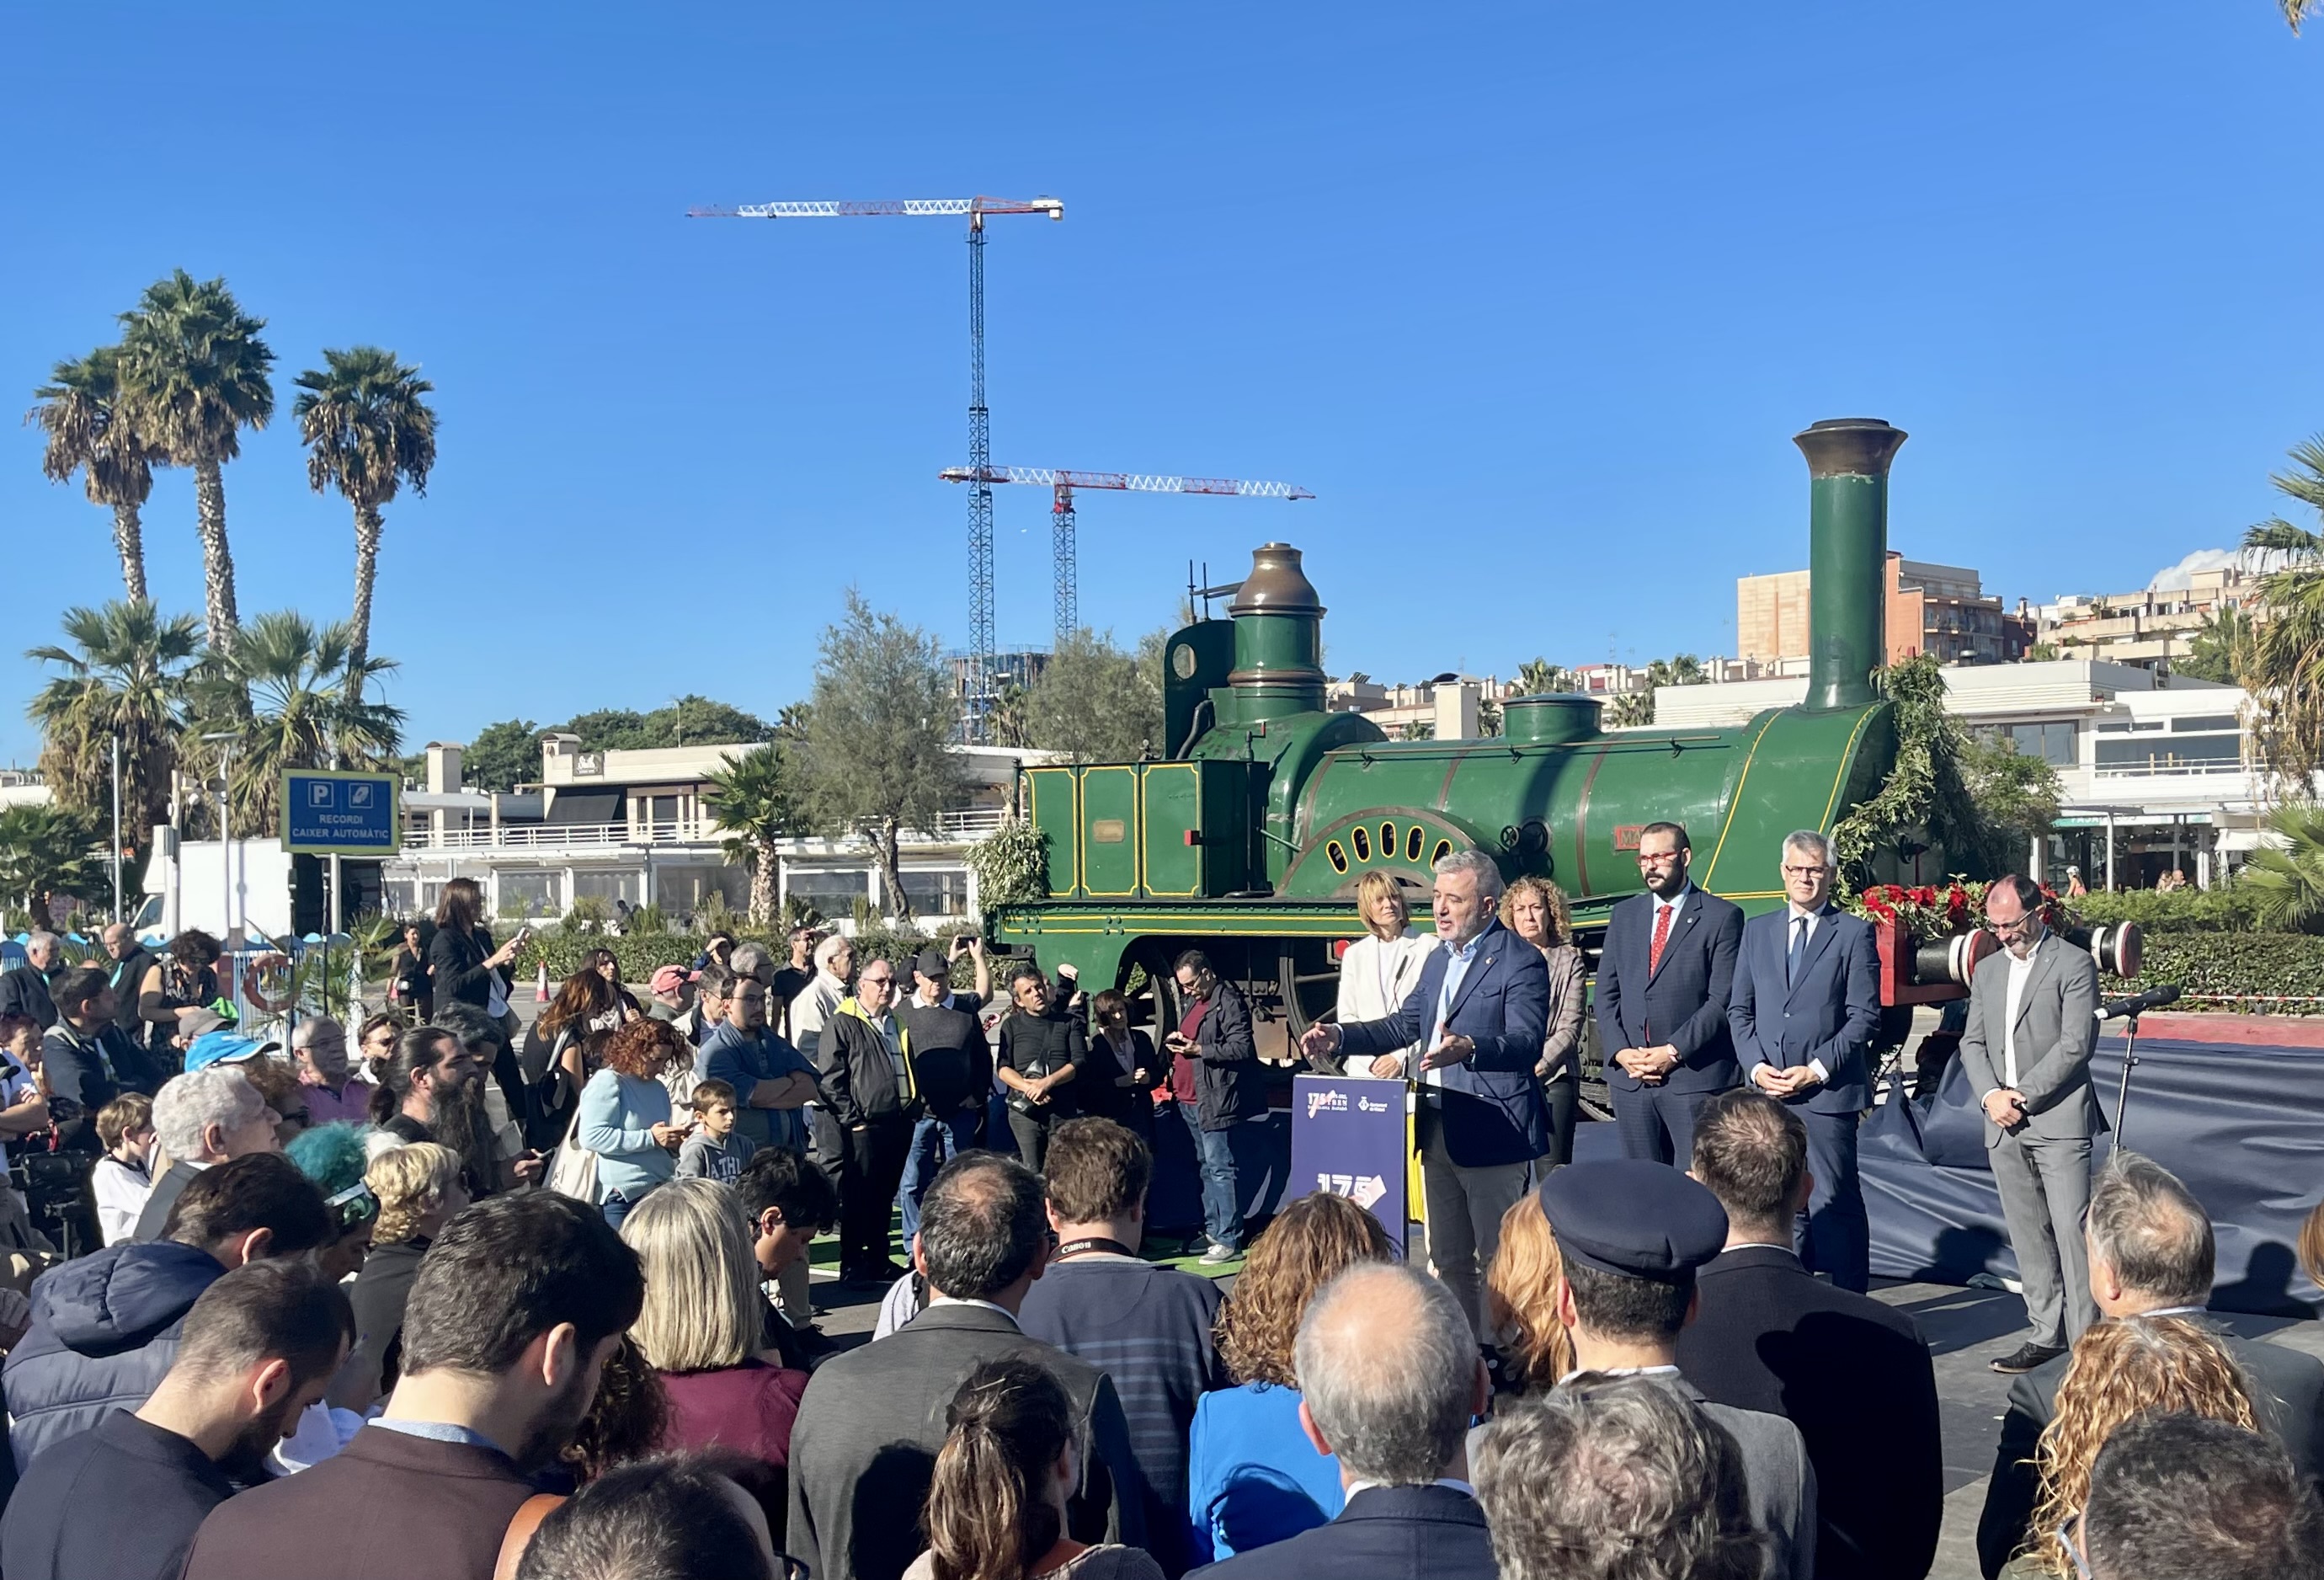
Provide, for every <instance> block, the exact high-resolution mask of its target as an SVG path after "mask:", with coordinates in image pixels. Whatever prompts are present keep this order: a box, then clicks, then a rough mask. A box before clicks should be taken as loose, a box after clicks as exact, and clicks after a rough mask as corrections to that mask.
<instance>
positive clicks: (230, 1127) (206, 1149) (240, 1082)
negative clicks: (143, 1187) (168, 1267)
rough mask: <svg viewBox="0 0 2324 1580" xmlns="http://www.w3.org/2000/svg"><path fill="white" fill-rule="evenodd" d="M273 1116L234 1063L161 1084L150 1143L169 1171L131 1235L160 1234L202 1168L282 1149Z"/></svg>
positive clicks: (158, 1181) (157, 1183)
mask: <svg viewBox="0 0 2324 1580" xmlns="http://www.w3.org/2000/svg"><path fill="white" fill-rule="evenodd" d="M275 1117H276V1116H275V1113H274V1111H273V1110H272V1109H271V1108H269V1107H267V1106H266V1099H265V1098H264V1097H263V1096H261V1095H259V1091H258V1088H257V1087H256V1086H253V1085H251V1081H250V1077H249V1076H247V1075H245V1074H244V1073H243V1068H242V1067H241V1066H240V1065H239V1064H214V1065H208V1066H206V1067H203V1068H201V1069H198V1070H194V1071H192V1072H190V1073H189V1074H187V1075H182V1076H175V1077H173V1078H172V1079H171V1080H170V1081H169V1082H168V1083H167V1084H165V1085H164V1086H162V1088H161V1092H160V1093H159V1094H158V1095H156V1096H155V1097H154V1099H153V1144H154V1145H155V1146H156V1147H158V1148H160V1149H161V1152H162V1154H163V1155H164V1156H165V1157H167V1158H168V1159H169V1160H170V1170H169V1172H168V1173H166V1174H164V1175H162V1176H161V1178H158V1179H156V1180H154V1181H153V1193H152V1195H151V1196H149V1197H146V1198H145V1210H144V1211H143V1213H141V1214H139V1215H138V1217H137V1233H136V1235H135V1238H136V1239H138V1240H141V1241H145V1240H159V1239H160V1238H161V1231H162V1228H163V1226H164V1225H165V1224H168V1223H169V1221H170V1209H171V1207H173V1206H176V1205H177V1202H178V1198H179V1197H180V1196H183V1195H184V1194H185V1191H186V1187H187V1186H189V1185H190V1184H192V1183H193V1180H194V1178H195V1176H197V1175H198V1174H200V1173H201V1172H202V1171H203V1170H204V1169H215V1168H217V1166H218V1165H219V1164H221V1163H226V1162H231V1161H232V1160H235V1159H236V1158H246V1157H248V1156H250V1155H251V1154H252V1153H254V1152H279V1151H281V1150H282V1144H281V1141H280V1140H279V1139H278V1138H277V1137H276V1135H275V1132H274V1121H275Z"/></svg>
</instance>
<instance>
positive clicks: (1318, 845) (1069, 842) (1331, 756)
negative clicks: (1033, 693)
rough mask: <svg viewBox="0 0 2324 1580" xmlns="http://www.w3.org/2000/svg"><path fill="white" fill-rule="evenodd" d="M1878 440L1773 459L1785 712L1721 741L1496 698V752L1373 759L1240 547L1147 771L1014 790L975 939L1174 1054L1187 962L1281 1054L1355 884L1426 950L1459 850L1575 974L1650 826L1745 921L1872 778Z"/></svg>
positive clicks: (1267, 572) (1331, 968)
mask: <svg viewBox="0 0 2324 1580" xmlns="http://www.w3.org/2000/svg"><path fill="white" fill-rule="evenodd" d="M1904 437H1905V436H1904V432H1903V431H1902V430H1898V429H1895V428H1892V427H1890V426H1889V425H1888V424H1887V423H1886V422H1883V421H1880V420H1876V419H1842V420H1834V421H1826V422H1818V423H1815V424H1814V425H1812V427H1810V428H1809V429H1808V430H1806V431H1804V432H1803V433H1800V434H1798V435H1796V436H1795V437H1794V443H1796V444H1797V445H1798V446H1799V448H1800V449H1801V451H1802V452H1803V454H1804V455H1805V457H1806V458H1807V463H1808V472H1809V476H1810V480H1811V481H1810V485H1809V512H1808V533H1809V563H1810V568H1811V573H1812V575H1811V591H1810V599H1811V606H1810V616H1811V626H1812V651H1811V657H1810V672H1809V681H1808V692H1807V698H1806V700H1805V701H1804V702H1803V703H1802V704H1801V705H1800V706H1798V707H1783V708H1771V709H1768V710H1766V711H1765V712H1763V713H1760V714H1758V715H1757V716H1755V717H1753V718H1752V719H1751V720H1750V721H1749V722H1748V723H1747V724H1744V725H1740V726H1738V727H1735V728H1728V729H1671V728H1659V727H1645V728H1632V729H1621V730H1612V731H1609V730H1607V729H1605V728H1603V727H1602V724H1601V720H1600V704H1599V701H1598V699H1597V698H1590V697H1579V696H1564V695H1553V696H1537V697H1513V698H1507V699H1505V700H1504V701H1503V703H1502V707H1501V718H1502V733H1501V734H1500V735H1497V736H1490V737H1485V738H1480V739H1475V740H1420V741H1391V740H1388V739H1387V738H1386V737H1385V736H1384V735H1382V734H1381V732H1380V730H1379V727H1378V726H1377V725H1373V724H1372V723H1371V722H1370V721H1369V719H1366V718H1364V717H1363V716H1360V715H1358V714H1352V713H1334V712H1331V711H1329V710H1328V709H1327V708H1326V707H1325V698H1324V688H1325V684H1326V682H1325V677H1324V674H1323V668H1322V663H1321V655H1322V648H1321V644H1320V636H1321V631H1322V623H1323V613H1324V609H1323V600H1322V597H1321V596H1320V595H1319V594H1318V592H1317V591H1316V588H1315V587H1314V583H1313V582H1311V581H1310V580H1309V579H1308V577H1307V575H1306V571H1305V567H1304V565H1303V562H1302V558H1301V555H1300V551H1299V550H1296V549H1295V548H1292V547H1290V546H1289V545H1287V544H1282V543H1268V544H1265V545H1262V546H1261V547H1260V548H1259V550H1257V551H1256V552H1255V553H1254V554H1253V556H1252V562H1251V569H1250V575H1249V576H1248V577H1245V578H1244V580H1243V581H1242V583H1241V584H1240V587H1238V588H1237V589H1236V591H1235V593H1234V596H1233V599H1232V602H1231V604H1230V605H1229V606H1228V610H1227V613H1228V616H1229V618H1227V619H1225V620H1215V619H1210V620H1197V621H1196V622H1194V624H1191V625H1188V626H1185V628H1184V629H1182V630H1180V631H1178V632H1177V633H1175V634H1174V635H1173V636H1172V637H1171V638H1170V641H1169V644H1168V646H1167V648H1166V649H1165V651H1164V668H1165V677H1164V703H1165V707H1164V711H1165V716H1166V719H1167V732H1168V734H1167V738H1168V740H1169V742H1170V744H1171V747H1172V750H1171V753H1170V755H1169V756H1168V757H1167V758H1165V759H1161V760H1153V761H1147V762H1122V763H1097V764H1089V765H1083V766H1074V767H1066V766H1054V767H1037V768H1028V769H1027V770H1025V771H1024V784H1023V787H1022V788H1023V795H1024V806H1025V809H1026V816H1027V817H1028V819H1029V820H1030V821H1031V822H1032V823H1033V824H1034V825H1035V826H1036V827H1038V828H1040V829H1041V830H1042V831H1043V833H1044V834H1045V835H1046V836H1047V862H1048V872H1047V879H1048V896H1047V898H1046V899H1044V900H1039V901H1031V902H1028V903H1023V904H1016V905H1010V906H1007V907H1003V908H998V909H997V910H994V911H993V912H991V913H990V914H988V917H987V927H988V929H990V930H991V933H992V934H993V936H994V938H995V940H996V941H997V942H998V943H1000V944H1001V945H1003V946H1005V947H1010V948H1011V949H1013V950H1016V951H1019V952H1022V953H1027V954H1031V955H1034V956H1037V958H1039V959H1041V960H1042V961H1043V962H1045V963H1048V964H1052V965H1054V964H1056V963H1059V962H1065V963H1071V964H1072V965H1074V966H1075V967H1076V968H1077V969H1078V970H1079V972H1080V974H1081V979H1082V981H1083V982H1084V984H1088V985H1091V986H1095V985H1097V984H1104V983H1114V984H1118V985H1122V986H1125V987H1134V988H1135V989H1137V990H1138V991H1137V993H1136V997H1137V999H1138V1000H1139V1005H1140V1009H1141V1011H1142V1013H1141V1016H1140V1018H1141V1019H1149V1020H1151V1021H1156V1022H1158V1023H1163V1024H1167V1025H1170V1026H1172V1027H1174V1028H1175V1020H1176V993H1175V984H1174V983H1173V982H1172V980H1171V974H1170V966H1171V962H1172V961H1174V960H1175V958H1176V956H1177V955H1178V953H1179V952H1180V951H1181V950H1184V949H1186V948H1189V947H1200V948H1202V949H1203V950H1204V951H1205V952H1206V953H1208V954H1209V955H1210V956H1211V957H1212V959H1213V962H1214V963H1215V964H1216V965H1217V966H1218V968H1219V970H1220V971H1221V973H1222V974H1223V975H1228V976H1231V977H1232V978H1235V979H1237V980H1239V981H1240V983H1242V984H1244V986H1245V988H1246V989H1247V990H1248V991H1249V992H1250V993H1251V994H1252V997H1253V1001H1254V1004H1255V1006H1256V1007H1257V1008H1258V1010H1259V1013H1260V1014H1261V1015H1262V1016H1263V1017H1268V1018H1274V1017H1279V1018H1280V1019H1281V1020H1283V1021H1286V1022H1287V1030H1289V1031H1290V1033H1291V1034H1292V1035H1293V1036H1295V1037H1296V1035H1297V1034H1298V1033H1299V1032H1300V1031H1302V1030H1305V1028H1306V1026H1307V1025H1308V1024H1309V1022H1310V1021H1312V1020H1314V1018H1316V1017H1317V1016H1319V1015H1322V1014H1323V1013H1325V1012H1328V1011H1329V1009H1330V1007H1331V1005H1332V1003H1333V1000H1334V998H1335V996H1336V992H1337V983H1338V966H1337V963H1338V956H1339V951H1340V948H1341V947H1342V946H1343V943H1344V940H1346V939H1349V938H1354V937H1359V936H1360V934H1361V930H1362V924H1361V922H1360V920H1359V919H1358V917H1357V914H1356V906H1355V893H1356V886H1357V883H1358V882H1360V880H1361V879H1362V878H1363V876H1364V875H1365V874H1366V873H1370V872H1376V871H1384V872H1386V873H1388V874H1389V875H1390V876H1391V877H1393V878H1394V879H1395V880H1396V881H1397V882H1398V883H1399V884H1401V885H1403V886H1405V887H1406V888H1407V889H1408V890H1409V891H1410V892H1411V894H1412V901H1413V905H1412V909H1413V913H1414V919H1415V921H1416V924H1417V925H1419V926H1421V927H1424V928H1425V927H1426V926H1427V925H1428V903H1427V890H1428V887H1429V883H1430V868H1431V867H1432V866H1433V864H1434V863H1435V862H1436V861H1437V860H1438V859H1439V858H1441V857H1443V855H1447V854H1449V853H1451V852H1452V851H1456V850H1481V851H1484V852H1486V853H1487V854H1489V855H1491V856H1492V858H1493V859H1494V861H1495V862H1496V863H1497V864H1499V867H1500V869H1501V872H1502V873H1503V875H1504V877H1505V878H1510V879H1514V878H1516V877H1517V876H1518V875H1519V874H1520V873H1532V874H1535V875H1536V876H1539V877H1543V878H1546V879H1549V880H1551V881H1553V882H1555V883H1557V884H1558V885H1559V886H1560V887H1561V888H1562V889H1563V891H1564V892H1565V893H1566V894H1567V896H1568V897H1569V898H1570V900H1571V901H1572V911H1573V919H1574V924H1575V929H1576V931H1577V933H1578V934H1579V935H1580V936H1581V938H1582V942H1583V944H1584V946H1585V947H1591V946H1594V944H1595V941H1596V938H1598V936H1600V934H1601V933H1602V930H1603V928H1604V925H1605V919H1606V915H1607V912H1608V910H1609V909H1610V908H1611V907H1612V905H1613V904H1614V902H1615V901H1618V900H1619V899H1622V898H1623V897H1625V896H1627V895H1629V894H1633V893H1636V892H1637V891H1638V888H1639V880H1638V871H1637V861H1636V858H1635V856H1634V855H1632V854H1631V853H1632V852H1634V851H1635V849H1636V848H1637V839H1638V834H1639V831H1640V830H1641V828H1643V827H1644V826H1645V825H1646V824H1648V823H1651V822H1655V821H1657V820H1662V819H1668V820H1670V821H1673V822H1677V823H1682V824H1684V825H1685V826H1686V827H1687V829H1688V830H1689V832H1690V835H1691V836H1692V844H1693V846H1694V862H1693V869H1692V871H1693V877H1694V881H1695V882H1697V883H1698V884H1700V885H1701V887H1703V888H1705V889H1708V890H1710V891H1711V892H1714V893H1717V894H1721V895H1724V896H1725V897H1727V898H1728V899H1729V900H1732V901H1735V902H1737V903H1738V904H1739V905H1741V906H1742V907H1743V908H1744V909H1745V910H1746V911H1747V912H1757V911H1760V910H1769V909H1772V908H1773V907H1775V906H1776V905H1778V904H1780V903H1781V902H1782V899H1783V893H1782V890H1781V888H1780V887H1779V886H1778V883H1777V878H1776V866H1777V855H1776V853H1777V849H1778V846H1779V845H1780V842H1781V841H1782V838H1783V836H1784V835H1785V834H1786V833H1789V832H1790V831H1792V830H1793V829H1795V828H1815V829H1821V830H1825V831H1827V832H1828V831H1830V830H1831V827H1833V825H1834V824H1835V823H1836V822H1838V821H1839V820H1840V818H1843V817H1844V816H1846V815H1847V814H1848V812H1849V810H1851V809H1852V808H1854V807H1855V806H1856V805H1857V804H1858V802H1859V801H1861V800H1863V799H1866V798H1867V797H1869V796H1871V795H1872V794H1874V793H1875V792H1876V791H1877V790H1879V788H1880V786H1881V785H1882V783H1883V782H1884V781H1885V780H1886V776H1887V774H1888V772H1889V770H1890V768H1891V767H1892V765H1893V763H1894V761H1895V747H1896V742H1895V727H1894V723H1893V720H1892V716H1891V709H1890V707H1889V705H1888V704H1887V703H1886V701H1884V700H1882V699H1881V698H1879V697H1878V696H1877V694H1876V692H1875V689H1874V686H1873V673H1874V671H1875V670H1877V668H1879V666H1880V665H1881V664H1882V663H1883V662H1884V659H1885V644H1884V641H1883V632H1882V624H1883V614H1884V611H1885V607H1886V591H1885V587H1884V585H1883V579H1882V577H1883V568H1884V561H1885V559H1886V553H1887V495H1888V470H1889V464H1890V462H1891V460H1892V459H1893V458H1894V457H1895V453H1896V449H1897V447H1898V446H1900V445H1902V444H1903V443H1904ZM1461 596H1470V595H1468V594H1467V593H1466V592H1465V591H1464V592H1463V593H1462V595H1461Z"/></svg>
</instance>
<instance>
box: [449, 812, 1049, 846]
mask: <svg viewBox="0 0 2324 1580" xmlns="http://www.w3.org/2000/svg"><path fill="white" fill-rule="evenodd" d="M1008 819H1009V814H1008V812H1007V811H1006V810H1005V809H1004V808H1000V807H971V808H964V809H962V810H960V811H956V812H940V813H938V814H937V815H936V827H935V828H934V829H930V830H923V829H911V828H908V829H906V830H905V831H904V843H906V844H907V845H929V844H940V845H949V844H956V843H960V842H962V841H973V840H978V839H982V838H983V837H984V836H986V835H988V834H991V833H993V832H994V831H995V830H997V829H998V828H1000V827H1001V824H1003V823H1005V822H1007V821H1008ZM726 837H727V836H726V835H725V834H724V832H723V831H721V830H720V829H719V828H718V827H715V825H713V824H710V823H706V822H700V821H696V822H691V823H689V822H684V821H671V822H663V823H635V824H632V823H504V824H503V825H501V827H499V828H497V829H493V828H490V827H478V828H471V827H458V828H447V829H445V830H443V831H442V832H441V833H438V832H437V831H436V830H434V829H429V828H420V829H415V830H413V831H411V832H410V833H407V834H406V835H405V836H403V848H404V849H406V850H415V851H416V850H577V849H604V848H606V847H608V846H614V845H639V846H645V845H719V844H722V843H724V840H725V839H726Z"/></svg>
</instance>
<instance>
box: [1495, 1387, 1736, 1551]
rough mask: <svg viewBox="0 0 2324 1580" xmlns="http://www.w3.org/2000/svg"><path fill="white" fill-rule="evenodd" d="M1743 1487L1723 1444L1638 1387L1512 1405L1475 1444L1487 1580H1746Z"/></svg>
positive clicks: (1565, 1393)
mask: <svg viewBox="0 0 2324 1580" xmlns="http://www.w3.org/2000/svg"><path fill="white" fill-rule="evenodd" d="M1743 1484H1744V1483H1743V1466H1742V1463H1741V1460H1740V1458H1739V1456H1738V1454H1737V1452H1736V1448H1735V1441H1734V1439H1733V1438H1731V1437H1729V1436H1728V1435H1727V1433H1726V1432H1725V1431H1724V1430H1722V1429H1721V1428H1720V1427H1719V1426H1718V1425H1717V1424H1716V1423H1715V1422H1713V1421H1712V1420H1711V1418H1709V1417H1708V1416H1706V1415H1705V1414H1703V1412H1702V1410H1701V1409H1700V1408H1699V1407H1698V1406H1696V1405H1695V1404H1693V1403H1692V1401H1690V1400H1687V1399H1686V1398H1685V1397H1684V1396H1683V1395H1681V1394H1678V1393H1674V1392H1673V1391H1670V1390H1669V1389H1666V1388H1661V1387H1657V1386H1656V1385H1655V1383H1654V1382H1652V1381H1648V1380H1646V1379H1645V1378H1641V1377H1611V1378H1584V1379H1580V1380H1577V1381H1574V1382H1572V1383H1570V1384H1568V1385H1567V1386H1565V1387H1563V1388H1560V1389H1557V1390H1555V1391H1552V1392H1550V1393H1546V1394H1544V1395H1541V1396H1540V1397H1538V1398H1532V1399H1522V1400H1514V1401H1512V1402H1511V1403H1509V1404H1508V1405H1507V1406H1505V1407H1504V1408H1503V1409H1501V1410H1500V1411H1499V1413H1497V1414H1496V1415H1495V1416H1494V1418H1493V1420H1492V1423H1491V1424H1490V1425H1489V1426H1488V1427H1487V1428H1485V1430H1484V1432H1483V1434H1482V1436H1481V1438H1480V1442H1479V1444H1478V1446H1477V1501H1479V1502H1480V1503H1482V1504H1483V1505H1484V1509H1485V1518H1486V1520H1487V1521H1488V1522H1489V1524H1490V1526H1491V1528H1492V1535H1493V1554H1494V1557H1497V1558H1499V1560H1500V1580H1615V1577H1617V1576H1618V1577H1619V1580H1757V1576H1758V1575H1760V1574H1761V1572H1762V1566H1763V1565H1764V1564H1765V1562H1766V1557H1765V1551H1766V1538H1763V1537H1762V1536H1761V1535H1760V1533H1759V1532H1758V1531H1757V1529H1754V1528H1753V1526H1752V1523H1751V1517H1750V1514H1749V1512H1748V1510H1747V1509H1746V1507H1745V1503H1744V1497H1743Z"/></svg>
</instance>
